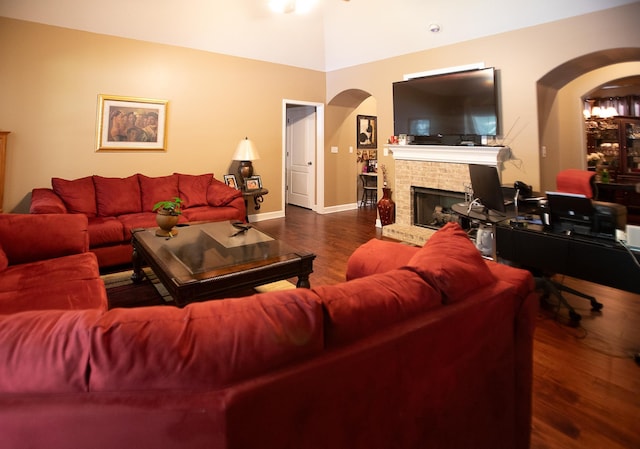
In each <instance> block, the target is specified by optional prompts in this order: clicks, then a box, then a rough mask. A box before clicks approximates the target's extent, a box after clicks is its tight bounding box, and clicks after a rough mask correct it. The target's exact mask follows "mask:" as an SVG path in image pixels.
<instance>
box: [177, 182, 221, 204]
mask: <svg viewBox="0 0 640 449" xmlns="http://www.w3.org/2000/svg"><path fill="white" fill-rule="evenodd" d="M174 174H175V175H177V176H178V190H179V191H180V199H182V206H183V207H184V208H185V209H187V208H189V207H196V206H206V205H207V189H208V188H209V185H210V184H211V180H212V179H213V173H207V174H204V175H183V174H181V173H174Z"/></svg>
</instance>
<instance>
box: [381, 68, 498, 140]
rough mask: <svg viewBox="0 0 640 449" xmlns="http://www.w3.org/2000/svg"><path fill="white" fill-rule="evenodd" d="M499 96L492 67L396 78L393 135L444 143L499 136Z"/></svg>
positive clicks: (394, 84)
mask: <svg viewBox="0 0 640 449" xmlns="http://www.w3.org/2000/svg"><path fill="white" fill-rule="evenodd" d="M497 98H498V96H497V88H496V71H495V69H494V68H493V67H491V68H486V69H477V70H467V71H463V72H454V73H447V74H443V75H434V76H424V77H420V78H412V79H409V80H407V81H399V82H395V83H393V123H394V126H393V128H394V135H396V136H399V135H401V134H406V135H407V136H411V137H412V139H410V140H413V143H445V144H456V143H462V142H464V141H468V140H470V141H472V142H475V141H476V140H477V139H475V137H479V136H497V135H498V131H499V129H498V125H499V123H498V103H497ZM439 141H442V142H439Z"/></svg>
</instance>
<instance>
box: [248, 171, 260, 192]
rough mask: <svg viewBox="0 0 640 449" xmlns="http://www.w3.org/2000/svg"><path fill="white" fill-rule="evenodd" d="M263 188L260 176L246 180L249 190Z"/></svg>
mask: <svg viewBox="0 0 640 449" xmlns="http://www.w3.org/2000/svg"><path fill="white" fill-rule="evenodd" d="M261 188H262V178H260V176H258V175H256V176H252V177H250V178H247V180H246V189H247V190H258V189H261Z"/></svg>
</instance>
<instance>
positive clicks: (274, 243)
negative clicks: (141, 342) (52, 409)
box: [131, 221, 316, 306]
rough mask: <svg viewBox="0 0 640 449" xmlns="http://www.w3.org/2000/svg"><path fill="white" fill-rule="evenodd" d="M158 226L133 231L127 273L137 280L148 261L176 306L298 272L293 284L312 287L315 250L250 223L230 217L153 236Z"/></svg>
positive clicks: (244, 288) (227, 294)
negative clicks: (300, 248) (130, 268)
mask: <svg viewBox="0 0 640 449" xmlns="http://www.w3.org/2000/svg"><path fill="white" fill-rule="evenodd" d="M156 229H157V228H150V229H136V230H135V231H134V232H133V235H132V244H133V274H132V276H131V279H132V280H133V281H134V282H140V281H141V280H142V279H143V277H144V273H143V271H142V267H143V266H145V265H148V266H149V267H151V269H152V270H153V272H154V273H155V274H156V276H157V277H158V279H159V280H160V282H162V284H163V285H164V286H165V287H166V289H167V290H168V291H169V293H170V294H171V296H172V297H173V298H174V299H175V301H176V303H177V304H178V305H179V306H183V305H185V304H188V303H189V302H192V301H198V300H205V299H216V298H223V297H227V296H233V293H234V292H242V291H247V290H248V289H249V288H253V287H257V286H259V285H263V284H268V283H271V282H275V281H279V280H283V279H289V278H292V277H297V278H298V281H297V284H296V286H297V287H304V288H309V287H310V284H309V275H310V274H311V273H312V272H313V260H314V259H315V257H316V256H315V254H312V253H309V252H301V251H297V250H295V249H293V248H291V247H289V246H288V245H286V244H285V243H283V242H281V241H279V240H276V239H274V238H273V237H271V236H269V235H267V234H265V233H263V232H261V231H259V230H257V229H256V228H254V227H251V228H250V229H248V230H247V231H246V232H238V231H239V229H238V228H236V227H234V226H233V225H232V224H231V222H229V221H222V222H213V223H201V224H192V225H190V226H185V227H181V228H180V232H179V233H178V235H176V236H175V237H173V238H166V237H158V236H156V235H155V231H156Z"/></svg>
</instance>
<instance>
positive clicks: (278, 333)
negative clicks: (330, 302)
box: [90, 289, 323, 391]
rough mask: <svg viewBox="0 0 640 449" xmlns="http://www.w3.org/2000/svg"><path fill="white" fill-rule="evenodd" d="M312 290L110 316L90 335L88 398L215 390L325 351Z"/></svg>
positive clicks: (115, 311)
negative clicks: (92, 393)
mask: <svg viewBox="0 0 640 449" xmlns="http://www.w3.org/2000/svg"><path fill="white" fill-rule="evenodd" d="M322 321H323V316H322V308H321V305H320V302H319V301H318V299H317V297H316V295H315V294H314V293H313V292H311V291H310V290H305V289H297V290H285V291H276V292H271V293H265V294H260V295H254V296H250V297H246V298H239V299H226V300H218V301H205V302H200V303H193V304H190V305H188V306H187V307H185V308H183V309H179V308H175V307H167V306H155V307H141V308H136V309H112V310H110V311H109V312H107V313H106V314H105V315H104V316H103V317H102V318H101V319H100V321H99V322H98V324H97V326H96V327H95V329H94V330H93V332H92V337H91V338H92V344H91V346H92V349H91V357H90V363H91V381H90V389H91V390H92V391H116V390H118V391H135V390H154V389H158V390H161V389H189V390H193V389H201V388H219V387H222V386H226V385H229V384H231V383H234V382H237V381H241V380H244V379H248V378H251V377H253V376H257V375H259V374H261V373H264V372H268V371H272V370H273V369H276V368H278V367H280V366H284V365H285V364H287V363H290V362H293V361H297V360H302V359H304V358H307V357H311V356H313V355H315V354H318V353H319V352H321V351H322V350H323V338H322Z"/></svg>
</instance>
